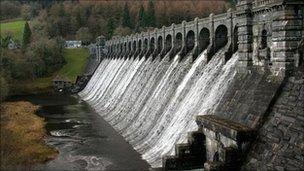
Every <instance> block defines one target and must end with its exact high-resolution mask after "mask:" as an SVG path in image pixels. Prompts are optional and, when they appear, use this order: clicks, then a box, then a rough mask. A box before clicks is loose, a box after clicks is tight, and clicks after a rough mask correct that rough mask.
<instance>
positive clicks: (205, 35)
mask: <svg viewBox="0 0 304 171" xmlns="http://www.w3.org/2000/svg"><path fill="white" fill-rule="evenodd" d="M198 41H199V50H200V53H201V52H202V51H204V50H205V49H207V47H208V46H209V44H210V31H209V30H208V29H207V28H203V29H202V30H201V31H200V33H199V40H198Z"/></svg>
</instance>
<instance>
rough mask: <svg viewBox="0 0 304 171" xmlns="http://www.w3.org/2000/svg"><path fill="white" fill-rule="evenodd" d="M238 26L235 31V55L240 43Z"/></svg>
mask: <svg viewBox="0 0 304 171" xmlns="http://www.w3.org/2000/svg"><path fill="white" fill-rule="evenodd" d="M238 34H239V33H238V26H235V27H234V29H233V53H235V52H237V51H238V47H239V45H238V43H239V36H238Z"/></svg>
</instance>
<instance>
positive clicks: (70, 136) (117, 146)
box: [14, 94, 149, 170]
mask: <svg viewBox="0 0 304 171" xmlns="http://www.w3.org/2000/svg"><path fill="white" fill-rule="evenodd" d="M14 100H29V101H31V102H32V103H34V104H38V105H40V106H41V108H40V110H39V111H38V115H39V116H41V117H43V118H45V120H46V129H47V133H48V136H47V138H46V142H47V144H49V145H51V146H54V147H55V148H56V149H57V150H58V151H59V156H58V157H57V158H56V159H55V160H52V161H50V162H48V163H46V164H43V165H39V166H37V167H35V168H34V170H148V169H149V165H148V164H147V163H146V162H145V161H144V160H142V159H141V157H140V155H139V154H138V153H137V152H136V151H135V150H134V149H133V148H132V147H131V146H130V145H129V144H128V143H127V142H126V141H125V140H124V139H123V137H121V136H120V135H119V134H118V133H117V132H116V131H115V130H114V129H113V128H112V127H111V126H110V125H109V124H108V123H107V122H105V121H104V120H103V119H102V118H101V117H100V116H99V115H98V114H96V113H95V112H94V111H93V110H92V109H91V108H90V107H89V106H88V105H87V104H86V103H85V102H82V101H78V100H77V99H76V98H73V97H71V96H65V95H54V94H53V95H50V94H44V95H33V96H19V97H17V98H15V99H14Z"/></svg>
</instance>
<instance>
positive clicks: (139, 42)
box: [135, 40, 142, 57]
mask: <svg viewBox="0 0 304 171" xmlns="http://www.w3.org/2000/svg"><path fill="white" fill-rule="evenodd" d="M141 50H142V43H141V40H139V41H138V47H137V53H136V56H135V57H137V55H139V54H140V52H141Z"/></svg>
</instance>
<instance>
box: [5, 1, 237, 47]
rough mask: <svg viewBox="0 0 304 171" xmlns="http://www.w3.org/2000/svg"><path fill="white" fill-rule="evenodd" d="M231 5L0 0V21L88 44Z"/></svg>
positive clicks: (202, 14) (225, 2) (213, 2)
mask: <svg viewBox="0 0 304 171" xmlns="http://www.w3.org/2000/svg"><path fill="white" fill-rule="evenodd" d="M233 5H234V0H222V1H213V0H209V1H208V0H207V1H199V0H186V1H174V0H172V1H167V0H157V1H156V0H147V1H127V0H122V1H93V0H92V1H88V0H76V1H75V0H70V1H54V0H44V1H40V0H36V1H29V2H28V1H22V0H20V1H1V20H7V19H11V18H16V17H22V18H24V19H25V20H31V21H32V22H31V23H32V24H31V25H32V28H33V29H34V30H36V32H39V33H40V34H45V35H46V36H48V37H50V38H53V37H56V36H61V37H63V38H66V39H81V40H82V41H83V42H85V43H89V42H91V41H93V40H94V39H95V38H96V37H97V36H99V35H104V36H106V37H107V38H111V37H112V36H114V35H127V34H130V33H135V32H140V31H145V30H147V29H149V28H151V27H153V28H154V27H161V26H163V25H165V26H168V25H171V24H172V23H181V22H182V21H183V20H186V21H189V20H193V19H194V18H195V17H200V18H202V17H207V16H208V15H209V14H210V13H211V12H212V13H215V14H217V13H223V12H225V11H226V10H227V9H228V8H231V7H233Z"/></svg>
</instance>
